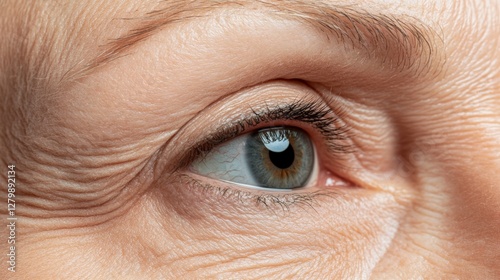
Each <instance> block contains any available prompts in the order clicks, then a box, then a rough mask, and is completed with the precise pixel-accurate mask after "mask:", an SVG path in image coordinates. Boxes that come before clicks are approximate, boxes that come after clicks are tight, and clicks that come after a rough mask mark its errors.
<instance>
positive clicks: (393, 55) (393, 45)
mask: <svg viewBox="0 0 500 280" xmlns="http://www.w3.org/2000/svg"><path fill="white" fill-rule="evenodd" d="M224 7H233V8H242V7H245V8H249V9H258V8H261V9H262V8H265V9H267V10H268V11H270V12H272V13H274V14H275V15H276V16H279V17H283V18H285V19H292V20H299V21H302V22H304V23H305V24H308V25H310V26H312V27H314V28H316V29H317V30H319V31H321V32H322V33H324V34H325V36H326V37H327V38H328V40H331V39H332V37H333V38H335V39H336V40H338V41H340V42H341V43H342V44H343V45H344V47H345V48H355V49H358V50H361V51H363V52H364V53H365V54H366V55H368V56H369V57H372V58H373V57H375V58H378V59H379V60H380V61H381V62H382V63H384V64H389V65H390V67H393V68H395V69H396V70H399V71H405V70H410V71H412V73H417V74H419V75H423V74H425V73H429V72H430V70H431V69H439V67H432V66H435V64H436V63H435V61H440V60H439V59H436V58H438V56H439V55H438V53H439V52H438V50H439V48H438V44H437V43H438V41H437V40H436V38H439V36H437V34H436V32H434V31H433V29H432V28H430V27H429V26H427V25H425V24H424V23H422V22H420V21H419V20H417V19H415V18H412V17H407V18H401V16H400V17H396V16H393V15H384V14H374V13H370V12H368V11H365V10H362V9H361V8H357V7H353V6H339V5H333V4H331V3H325V2H323V1H315V2H314V3H313V2H311V1H307V0H252V1H250V0H234V1H224V2H221V1H185V0H175V1H168V2H167V1H165V7H160V8H157V9H156V10H154V11H151V12H149V13H147V14H145V15H144V16H141V17H139V18H122V19H121V20H130V21H137V22H138V23H137V24H136V25H134V27H132V28H131V29H130V30H129V32H127V33H126V34H125V35H122V36H120V37H119V38H114V39H112V40H110V41H109V42H108V43H107V44H105V45H103V46H102V47H103V50H102V51H101V52H100V54H99V55H98V56H97V57H96V58H95V59H93V60H92V61H91V62H90V63H89V64H87V66H86V67H84V69H82V71H81V72H82V73H88V72H89V71H91V70H92V69H95V68H99V67H101V66H103V65H106V64H108V63H109V62H110V61H113V60H115V59H118V58H120V57H122V56H125V55H127V54H128V52H129V51H130V50H131V49H132V48H133V47H134V46H136V45H138V44H139V43H141V42H143V41H145V40H146V39H148V38H149V37H151V36H153V35H154V34H156V33H157V32H158V31H159V30H162V29H163V28H165V27H167V26H169V25H171V24H173V23H176V22H183V21H188V20H190V19H193V18H200V17H204V16H207V15H209V14H210V12H213V11H215V10H217V9H221V8H224ZM436 71H439V70H436Z"/></svg>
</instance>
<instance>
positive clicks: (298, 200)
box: [180, 174, 339, 213]
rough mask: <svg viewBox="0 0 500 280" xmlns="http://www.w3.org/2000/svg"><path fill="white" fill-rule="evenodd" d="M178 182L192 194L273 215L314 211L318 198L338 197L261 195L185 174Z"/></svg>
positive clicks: (319, 193) (327, 194)
mask: <svg viewBox="0 0 500 280" xmlns="http://www.w3.org/2000/svg"><path fill="white" fill-rule="evenodd" d="M180 182H181V183H182V184H183V185H186V186H188V187H189V188H194V190H193V191H194V192H200V193H202V194H207V195H209V196H210V197H211V198H214V197H215V198H216V200H217V201H219V200H220V199H223V200H232V201H233V202H238V203H240V204H241V205H244V206H253V207H255V206H256V207H257V208H260V207H262V208H264V209H267V210H270V211H272V212H274V213H277V212H278V211H281V212H288V211H289V210H290V208H291V207H292V206H293V207H299V208H304V209H305V208H308V209H312V210H315V207H317V206H320V202H319V200H318V198H319V197H338V196H339V193H337V192H335V191H334V190H318V191H314V192H307V193H305V192H304V193H285V194H279V193H273V194H271V193H261V194H256V193H252V192H251V191H244V190H240V189H236V188H234V187H221V186H214V185H211V184H208V183H205V182H202V181H201V180H198V179H196V178H193V177H191V176H189V175H187V174H180Z"/></svg>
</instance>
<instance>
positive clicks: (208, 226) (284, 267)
mask: <svg viewBox="0 0 500 280" xmlns="http://www.w3.org/2000/svg"><path fill="white" fill-rule="evenodd" d="M164 187H168V188H176V187H175V186H173V185H168V186H164ZM179 187H182V186H179ZM353 197H356V199H352V200H351V199H349V198H347V197H342V198H340V197H338V198H331V199H330V198H329V199H327V200H325V201H322V202H320V204H321V205H317V206H313V207H314V209H313V208H312V207H308V206H305V205H304V206H302V207H301V206H290V207H291V210H290V211H291V212H287V211H286V210H285V211H284V210H283V209H281V210H280V209H279V208H280V207H279V206H276V207H277V208H276V209H274V210H272V209H267V210H266V209H260V210H258V211H254V210H252V209H254V207H255V206H253V205H248V206H243V207H242V206H241V205H239V202H237V203H233V202H231V200H229V201H228V200H226V199H222V200H221V199H218V198H217V197H215V198H214V199H211V200H210V199H209V200H208V201H207V199H205V198H203V199H197V198H196V196H193V195H192V194H189V193H188V192H183V193H182V194H176V195H171V196H170V197H169V195H166V194H165V191H164V190H163V191H162V190H161V187H160V189H158V190H156V191H155V192H154V193H152V194H151V195H150V196H149V195H148V196H146V197H145V198H144V203H143V204H142V205H140V206H138V207H136V208H134V209H133V210H132V211H131V212H130V214H129V215H127V216H124V217H122V220H120V221H117V223H116V224H115V225H114V226H113V229H111V231H110V234H109V239H106V238H105V239H103V240H100V242H98V243H96V244H95V245H96V246H99V247H101V248H103V249H104V250H109V251H107V252H109V253H110V254H112V255H113V256H114V257H116V258H126V259H137V260H141V270H142V271H150V269H151V268H155V269H156V270H157V271H156V274H155V273H154V272H153V271H151V272H149V273H150V274H149V275H151V277H152V278H155V277H160V278H161V277H166V276H169V277H174V278H177V277H183V276H184V277H188V278H189V277H195V278H196V277H202V278H213V277H221V276H227V277H237V278H238V277H248V275H259V277H260V276H261V277H264V278H276V277H278V278H279V277H285V278H286V277H292V276H293V275H295V276H299V275H302V276H303V277H306V276H307V275H310V273H311V272H310V270H309V268H310V267H316V268H317V272H316V273H318V275H343V276H345V277H348V278H352V277H354V278H363V277H366V275H368V274H369V271H370V270H371V269H373V267H374V266H375V264H376V263H377V262H378V261H379V259H380V257H381V256H382V255H383V254H384V252H385V250H386V248H387V247H388V246H389V243H390V240H391V239H392V237H393V235H394V234H395V231H396V227H397V224H398V222H397V220H398V219H399V218H400V214H401V212H399V213H398V211H397V209H398V208H399V207H398V206H397V204H396V203H395V201H394V198H393V197H392V195H388V194H383V193H376V194H369V195H367V196H366V197H363V196H362V195H361V194H360V195H354V196H353ZM173 198H175V199H173ZM336 200H338V201H337V202H335V201H336ZM341 200H349V201H348V202H345V201H342V202H340V201H341ZM344 202H345V204H344ZM332 203H333V204H335V203H340V204H343V206H340V205H339V208H338V210H337V211H335V210H332V209H329V207H325V206H326V205H329V204H332ZM323 204H324V205H323ZM271 207H272V206H271ZM400 210H401V209H400ZM340 213H345V215H343V214H340ZM351 213H357V214H354V215H352V214H351ZM366 213H371V214H373V213H375V214H376V215H377V216H378V217H379V218H378V219H375V220H374V219H373V216H372V215H371V214H370V215H366ZM141 217H148V219H144V218H141ZM131 221H135V222H131ZM115 236H121V237H120V239H122V238H123V240H135V241H136V244H140V245H141V246H140V247H138V246H133V245H132V244H130V245H129V246H126V247H125V249H124V250H123V251H121V252H120V255H117V254H116V253H115V254H113V250H114V249H113V248H112V246H111V244H112V242H110V241H111V239H113V238H115ZM137 248H140V249H139V250H138V249H137ZM327 263H328V265H325V264H327ZM367 273H368V274H367Z"/></svg>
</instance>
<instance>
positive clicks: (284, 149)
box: [191, 127, 317, 189]
mask: <svg viewBox="0 0 500 280" xmlns="http://www.w3.org/2000/svg"><path fill="white" fill-rule="evenodd" d="M191 169H192V171H193V172H194V173H197V174H199V175H203V176H206V177H209V178H212V179H217V180H222V181H228V182H232V183H236V184H240V185H244V186H253V187H263V188H272V189H294V188H300V187H304V186H306V185H307V184H308V183H309V182H310V181H314V179H315V177H316V176H317V174H315V173H317V172H316V171H315V170H316V169H317V168H315V149H314V146H313V145H312V143H311V140H310V139H309V135H308V134H307V133H306V132H304V131H303V130H301V129H299V128H293V127H270V128H264V129H260V130H257V131H255V132H251V133H247V134H244V135H241V136H238V137H236V138H234V139H232V140H229V141H227V142H225V143H222V144H221V145H219V146H217V147H215V148H214V149H212V150H211V151H210V152H208V153H207V154H206V155H205V156H204V157H202V158H199V159H197V160H195V161H194V162H193V164H192V166H191Z"/></svg>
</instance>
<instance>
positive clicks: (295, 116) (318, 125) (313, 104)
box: [178, 98, 353, 169]
mask: <svg viewBox="0 0 500 280" xmlns="http://www.w3.org/2000/svg"><path fill="white" fill-rule="evenodd" d="M307 99H308V100H306V98H301V99H298V100H296V101H294V102H292V103H290V104H285V105H281V106H276V107H269V106H267V105H266V107H265V108H264V109H263V110H262V109H261V110H260V111H259V110H255V109H254V108H250V110H251V114H250V115H243V117H241V118H239V119H238V120H235V121H230V122H229V123H228V124H226V125H223V126H222V127H220V128H219V129H217V130H216V131H215V132H214V133H212V134H210V135H208V136H207V137H205V138H204V139H203V140H201V141H199V142H198V143H195V144H194V145H192V146H191V147H190V148H189V149H188V151H189V152H188V153H187V155H186V156H184V157H183V158H182V159H181V160H180V161H179V165H178V169H181V168H185V167H186V166H188V165H189V164H191V162H193V161H194V160H195V159H197V158H199V157H203V156H205V155H206V154H208V152H210V151H211V150H212V149H213V148H214V147H216V146H217V145H219V144H222V143H224V142H225V141H228V140H230V139H232V138H234V137H236V136H239V135H240V134H242V133H244V132H245V131H249V130H250V129H252V128H255V127H257V126H258V125H260V124H263V123H266V122H271V121H280V120H282V121H283V120H291V121H298V122H303V123H308V124H309V125H311V126H312V127H313V128H314V129H316V130H318V131H319V133H320V134H321V135H322V136H323V137H324V138H325V140H326V143H327V147H328V149H329V150H330V152H332V153H337V154H339V153H351V152H353V147H352V145H348V144H344V143H340V141H343V140H346V139H348V138H349V137H348V135H347V134H348V133H349V129H348V128H347V127H346V126H345V125H342V126H336V124H337V123H338V122H339V117H337V116H329V114H333V111H332V109H331V108H330V107H329V106H328V105H327V104H328V102H327V101H325V100H323V99H322V98H316V99H312V100H310V99H309V98H307ZM339 111H340V112H339V113H337V115H339V116H340V117H341V116H342V114H343V113H344V111H343V110H342V109H340V110H339Z"/></svg>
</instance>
